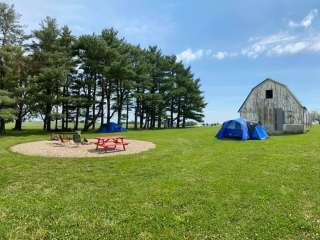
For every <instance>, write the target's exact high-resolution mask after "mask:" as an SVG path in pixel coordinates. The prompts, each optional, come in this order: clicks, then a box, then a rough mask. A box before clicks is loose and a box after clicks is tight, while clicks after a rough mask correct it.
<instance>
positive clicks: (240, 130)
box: [216, 118, 269, 140]
mask: <svg viewBox="0 0 320 240" xmlns="http://www.w3.org/2000/svg"><path fill="white" fill-rule="evenodd" d="M268 137H269V136H268V134H267V132H266V131H265V129H264V128H263V126H261V125H260V124H258V123H248V122H247V121H246V120H245V119H243V118H238V119H233V120H229V121H226V122H224V123H223V125H222V127H221V129H220V130H219V132H218V133H217V135H216V138H218V139H223V138H235V139H241V140H249V139H258V140H262V139H266V138H268Z"/></svg>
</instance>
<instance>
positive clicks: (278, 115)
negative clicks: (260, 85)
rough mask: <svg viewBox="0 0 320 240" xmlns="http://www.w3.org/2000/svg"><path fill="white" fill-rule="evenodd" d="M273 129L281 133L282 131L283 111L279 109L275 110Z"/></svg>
mask: <svg viewBox="0 0 320 240" xmlns="http://www.w3.org/2000/svg"><path fill="white" fill-rule="evenodd" d="M274 118H275V119H274V120H275V121H274V124H275V125H274V129H275V130H276V131H282V130H283V124H284V111H283V110H282V109H280V108H276V109H275V114H274Z"/></svg>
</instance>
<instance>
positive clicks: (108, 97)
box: [106, 81, 111, 124]
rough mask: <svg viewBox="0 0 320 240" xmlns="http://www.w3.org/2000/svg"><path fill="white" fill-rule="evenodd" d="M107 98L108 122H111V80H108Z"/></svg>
mask: <svg viewBox="0 0 320 240" xmlns="http://www.w3.org/2000/svg"><path fill="white" fill-rule="evenodd" d="M106 100H107V124H109V123H110V120H111V83H110V81H109V82H108V89H107V94H106Z"/></svg>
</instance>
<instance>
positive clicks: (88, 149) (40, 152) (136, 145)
mask: <svg viewBox="0 0 320 240" xmlns="http://www.w3.org/2000/svg"><path fill="white" fill-rule="evenodd" d="M95 142H96V140H95V139H89V143H90V144H88V145H81V144H79V145H77V144H74V143H72V142H71V143H66V144H62V143H61V142H58V141H37V142H29V143H22V144H18V145H15V146H12V147H11V148H10V150H11V151H12V152H16V153H20V154H23V155H28V156H41V157H58V158H90V157H111V156H116V155H128V154H135V153H140V152H144V151H147V150H150V149H154V148H155V147H156V145H155V144H154V143H152V142H147V141H140V140H128V142H129V145H128V146H126V150H125V151H124V150H123V149H122V147H121V146H118V147H117V149H116V150H109V151H104V150H102V149H99V150H96V145H95V144H94V143H95Z"/></svg>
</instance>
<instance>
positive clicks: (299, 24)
mask: <svg viewBox="0 0 320 240" xmlns="http://www.w3.org/2000/svg"><path fill="white" fill-rule="evenodd" d="M317 16H318V9H313V10H311V11H310V13H309V14H308V15H307V16H305V17H304V18H303V19H302V20H301V21H300V22H295V21H292V20H291V21H289V27H292V28H296V27H304V28H308V27H310V26H311V25H312V23H313V21H314V19H315V18H316V17H317Z"/></svg>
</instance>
